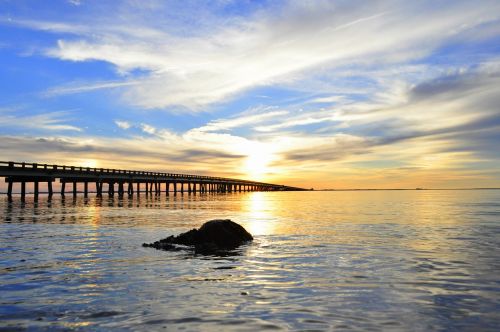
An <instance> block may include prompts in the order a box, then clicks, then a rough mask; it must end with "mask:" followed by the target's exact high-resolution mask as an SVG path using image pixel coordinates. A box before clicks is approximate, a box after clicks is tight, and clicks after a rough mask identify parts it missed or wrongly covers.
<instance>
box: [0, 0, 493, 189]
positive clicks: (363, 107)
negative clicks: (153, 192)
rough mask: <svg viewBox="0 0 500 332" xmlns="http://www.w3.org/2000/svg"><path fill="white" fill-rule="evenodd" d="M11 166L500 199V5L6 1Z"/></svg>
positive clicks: (1, 108)
mask: <svg viewBox="0 0 500 332" xmlns="http://www.w3.org/2000/svg"><path fill="white" fill-rule="evenodd" d="M0 77H1V79H0V142H1V143H0V160H4V161H9V160H13V161H26V162H39V163H58V164H66V165H76V166H89V167H106V168H122V169H135V170H157V171H166V172H179V173H193V174H203V175H215V176H226V177H234V178H243V179H252V180H258V181H265V182H271V183H279V184H286V185H292V186H300V187H305V188H311V187H312V188H315V189H322V188H332V189H346V188H416V187H422V188H465V187H500V167H499V166H500V147H499V146H500V1H498V0H492V1H490V0H477V1H468V0H467V1H463V0H450V1H447V0H433V1H426V0H422V1H392V0H369V1H358V0H349V1H347V0H342V1H334V0H332V1H321V0H318V1H307V0H304V1H281V0H273V1H246V0H241V1H232V0H215V1H204V0H198V1H190V0H187V1H169V0H165V1H157V0H124V1H106V0H51V1H37V0H33V1H28V0H0Z"/></svg>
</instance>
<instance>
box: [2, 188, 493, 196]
mask: <svg viewBox="0 0 500 332" xmlns="http://www.w3.org/2000/svg"><path fill="white" fill-rule="evenodd" d="M424 190H427V191H430V190H500V188H413V189H412V188H399V189H398V188H389V189H380V188H360V189H356V188H355V189H314V190H304V191H306V192H311V191H318V192H319V191H424ZM269 192H272V191H269ZM275 192H279V191H275ZM77 193H79V194H83V191H77ZM12 194H13V195H18V194H21V193H20V192H13V193H12ZM26 194H27V195H30V194H33V192H26ZM44 194H48V192H45V191H40V195H44ZM55 194H56V193H54V196H56V195H55ZM71 194H72V192H66V195H67V196H70V195H71ZM89 194H96V192H95V191H89ZM0 195H7V192H5V191H0Z"/></svg>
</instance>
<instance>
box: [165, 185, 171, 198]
mask: <svg viewBox="0 0 500 332" xmlns="http://www.w3.org/2000/svg"><path fill="white" fill-rule="evenodd" d="M165 187H166V188H165V194H166V195H167V196H168V195H170V193H169V191H170V183H169V182H165Z"/></svg>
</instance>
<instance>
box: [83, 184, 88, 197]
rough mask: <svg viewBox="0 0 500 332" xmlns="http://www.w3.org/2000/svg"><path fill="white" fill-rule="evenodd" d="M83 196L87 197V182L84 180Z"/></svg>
mask: <svg viewBox="0 0 500 332" xmlns="http://www.w3.org/2000/svg"><path fill="white" fill-rule="evenodd" d="M83 197H85V198H87V197H89V183H88V181H85V182H84V183H83Z"/></svg>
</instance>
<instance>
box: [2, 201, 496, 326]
mask: <svg viewBox="0 0 500 332" xmlns="http://www.w3.org/2000/svg"><path fill="white" fill-rule="evenodd" d="M498 202H500V191H404V192H397V191H376V192H296V193H293V192H277V193H271V192H268V193H241V194H232V195H231V194H227V195H197V196H194V195H193V196H188V195H185V196H176V197H174V196H170V197H164V196H162V197H145V196H141V197H140V198H139V199H137V198H135V197H134V198H133V199H127V198H125V199H118V198H116V197H115V198H114V199H113V198H110V199H108V198H104V199H97V198H95V197H91V198H89V199H83V198H77V199H76V200H73V199H66V200H61V199H60V198H55V199H53V200H52V201H51V202H49V201H47V200H46V199H40V201H39V202H37V203H35V202H33V201H28V202H26V203H24V204H22V203H21V202H19V201H17V200H15V201H14V202H13V203H12V204H10V203H8V202H7V201H6V199H5V200H4V199H2V200H0V209H1V211H2V212H3V216H4V217H3V223H1V224H0V253H1V255H2V260H1V261H0V293H1V295H2V296H1V299H0V327H4V328H7V329H8V328H11V327H17V328H37V329H40V328H42V329H43V328H46V329H51V330H53V329H67V328H69V329H79V328H86V329H89V328H92V329H100V330H108V329H119V330H123V329H132V330H137V329H144V330H146V329H160V328H162V327H164V326H165V327H168V329H173V330H177V329H187V330H200V329H201V330H220V329H221V328H223V329H224V330H252V331H253V330H262V329H295V330H300V329H309V330H331V329H340V330H342V329H348V330H349V329H350V330H360V329H361V330H367V329H370V330H383V331H385V330H409V329H411V330H420V331H424V330H425V331H426V330H436V329H438V330H442V329H446V330H471V329H480V330H492V331H493V330H496V329H497V327H498V325H499V324H500V317H499V314H498V312H499V309H500V303H499V301H500V300H499V299H500V296H499V295H500V278H499V277H498V276H499V275H500V263H499V261H498V257H499V254H500V236H499V235H500V203H498ZM214 218H230V219H232V220H234V221H236V222H239V223H241V224H242V225H244V226H245V227H246V228H247V229H248V230H249V231H250V232H251V233H253V234H254V236H255V241H254V242H253V243H252V244H249V245H246V246H243V247H241V248H240V249H238V250H237V251H235V252H234V253H232V255H228V256H225V257H213V256H193V254H192V253H189V252H174V253H172V252H162V251H156V250H153V249H150V248H142V247H141V244H142V243H143V242H151V241H155V240H157V239H159V238H163V237H166V236H168V235H171V234H176V233H179V232H183V231H186V230H188V229H191V228H195V227H199V225H200V224H201V223H203V222H204V221H206V220H209V219H214Z"/></svg>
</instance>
